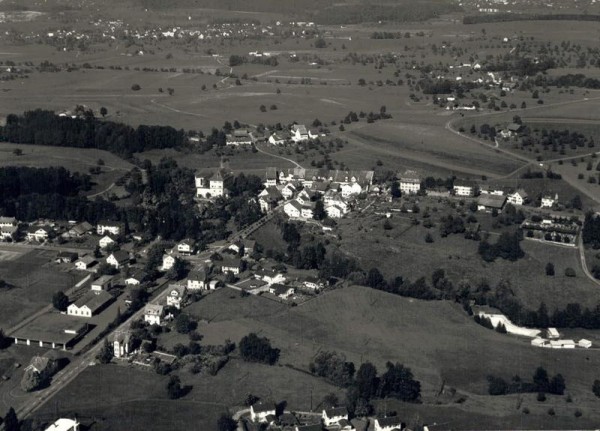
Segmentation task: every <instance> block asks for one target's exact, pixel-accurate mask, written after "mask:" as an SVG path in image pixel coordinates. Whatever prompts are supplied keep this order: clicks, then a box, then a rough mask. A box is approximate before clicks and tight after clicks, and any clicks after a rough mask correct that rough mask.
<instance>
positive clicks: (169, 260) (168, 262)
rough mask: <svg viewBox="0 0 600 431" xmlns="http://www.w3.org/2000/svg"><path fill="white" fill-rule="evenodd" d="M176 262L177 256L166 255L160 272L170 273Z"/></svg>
mask: <svg viewBox="0 0 600 431" xmlns="http://www.w3.org/2000/svg"><path fill="white" fill-rule="evenodd" d="M176 261H177V256H174V255H173V254H170V253H165V254H164V255H163V260H162V266H161V268H160V270H161V271H168V270H169V269H171V268H173V266H174V265H175V262H176Z"/></svg>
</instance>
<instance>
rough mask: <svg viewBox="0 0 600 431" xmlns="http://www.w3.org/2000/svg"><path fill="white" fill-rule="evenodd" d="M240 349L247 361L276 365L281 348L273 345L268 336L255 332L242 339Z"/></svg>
mask: <svg viewBox="0 0 600 431" xmlns="http://www.w3.org/2000/svg"><path fill="white" fill-rule="evenodd" d="M239 349H240V355H241V357H242V359H243V360H244V361H246V362H260V363H264V364H269V365H274V364H275V363H276V362H277V360H278V359H279V349H277V348H274V347H272V346H271V342H270V341H269V339H268V338H266V337H259V336H258V335H256V334H255V333H254V332H252V333H250V334H248V335H246V336H245V337H244V338H242V339H241V340H240V343H239Z"/></svg>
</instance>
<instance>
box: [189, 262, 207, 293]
mask: <svg viewBox="0 0 600 431" xmlns="http://www.w3.org/2000/svg"><path fill="white" fill-rule="evenodd" d="M208 280H209V278H208V270H207V268H206V267H204V266H200V267H198V268H196V269H195V270H193V271H191V272H190V274H189V275H188V279H187V288H188V289H189V290H200V289H206V288H208Z"/></svg>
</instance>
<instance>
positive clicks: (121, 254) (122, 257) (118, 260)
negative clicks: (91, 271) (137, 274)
mask: <svg viewBox="0 0 600 431" xmlns="http://www.w3.org/2000/svg"><path fill="white" fill-rule="evenodd" d="M130 260H131V259H130V258H129V253H127V252H126V251H124V250H117V251H115V252H113V253H111V255H110V256H108V257H107V258H106V263H108V264H109V265H111V266H114V267H115V268H117V269H119V268H122V267H123V266H125V265H127V264H129V261H130Z"/></svg>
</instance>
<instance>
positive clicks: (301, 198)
mask: <svg viewBox="0 0 600 431" xmlns="http://www.w3.org/2000/svg"><path fill="white" fill-rule="evenodd" d="M316 197H317V195H316V193H315V192H313V191H312V190H310V189H304V190H302V191H301V192H300V193H298V196H296V200H297V201H298V202H299V203H300V204H302V205H308V204H310V203H311V202H312V201H314V199H315V198H316Z"/></svg>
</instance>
